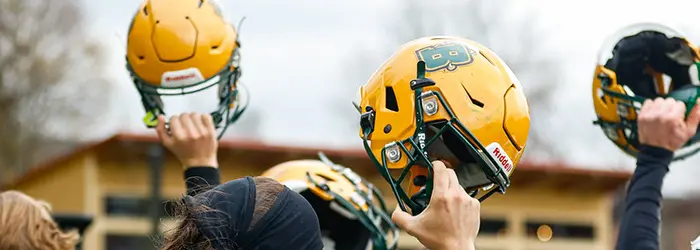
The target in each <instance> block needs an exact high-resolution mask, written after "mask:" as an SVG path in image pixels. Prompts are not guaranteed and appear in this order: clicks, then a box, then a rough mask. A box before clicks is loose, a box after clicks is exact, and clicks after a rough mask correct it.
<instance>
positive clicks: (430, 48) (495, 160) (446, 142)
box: [355, 37, 530, 214]
mask: <svg viewBox="0 0 700 250" xmlns="http://www.w3.org/2000/svg"><path fill="white" fill-rule="evenodd" d="M359 92H360V93H359V100H358V101H357V102H356V103H355V105H356V107H357V108H358V109H359V111H360V112H362V115H361V118H360V136H361V137H362V138H363V141H364V145H365V149H366V151H367V153H368V154H369V156H370V158H371V159H372V160H373V161H374V163H375V165H376V166H377V168H378V169H379V171H380V173H381V174H382V175H383V176H384V178H385V180H386V181H387V182H389V184H390V186H391V187H392V189H393V191H394V194H395V195H396V197H397V199H398V201H399V206H400V207H401V208H402V209H403V210H404V211H407V207H406V206H408V208H410V209H411V211H412V212H413V213H414V214H418V213H420V212H421V211H422V210H423V209H425V207H426V206H427V204H428V202H429V200H430V194H431V193H432V174H431V173H432V169H431V168H432V163H431V162H432V161H433V160H438V159H439V160H442V161H446V162H449V163H450V164H449V165H452V166H453V169H454V170H455V171H456V173H457V175H458V177H459V179H460V185H461V186H462V187H464V188H465V189H466V190H467V191H468V192H469V193H470V195H472V197H476V196H477V195H478V192H479V190H484V191H486V193H485V194H484V195H483V196H481V197H480V200H484V199H486V198H488V197H489V196H490V195H492V194H493V193H495V192H501V193H505V191H506V188H507V187H508V186H509V185H510V179H509V176H510V175H511V174H512V173H513V170H514V169H515V167H516V165H517V164H518V162H519V161H520V158H521V156H522V154H523V151H524V150H525V145H526V141H527V137H528V133H529V129H530V115H529V108H528V104H527V101H526V98H525V94H524V92H523V89H522V86H520V83H519V82H518V80H517V78H516V77H515V75H514V74H513V72H512V71H511V70H510V68H509V67H508V66H507V65H506V64H505V63H504V62H503V61H502V60H501V59H500V58H499V57H498V56H497V55H496V54H495V53H493V52H492V51H491V50H489V49H488V48H486V47H484V46H482V45H481V44H478V43H476V42H473V41H470V40H467V39H463V38H456V37H426V38H421V39H417V40H414V41H411V42H408V43H406V44H404V45H403V46H402V47H401V48H400V49H399V51H398V52H396V53H395V54H394V55H393V56H392V57H391V58H389V60H387V61H386V62H385V63H384V64H383V65H382V66H381V68H379V70H377V72H376V73H375V74H374V75H373V76H372V77H371V78H370V80H369V81H368V82H367V84H365V85H364V86H362V87H360V90H359ZM390 170H401V173H400V175H399V177H398V179H395V178H394V177H393V176H392V174H391V172H390ZM406 179H408V182H409V183H408V192H407V191H404V189H403V188H402V187H401V185H402V184H403V181H404V180H406Z"/></svg>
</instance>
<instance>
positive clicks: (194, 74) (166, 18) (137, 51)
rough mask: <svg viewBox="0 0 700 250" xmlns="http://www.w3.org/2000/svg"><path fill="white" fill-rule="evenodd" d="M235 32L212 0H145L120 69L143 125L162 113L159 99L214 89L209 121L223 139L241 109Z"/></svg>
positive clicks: (137, 15)
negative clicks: (215, 100)
mask: <svg viewBox="0 0 700 250" xmlns="http://www.w3.org/2000/svg"><path fill="white" fill-rule="evenodd" d="M239 48H240V43H239V42H238V34H237V33H236V30H235V29H234V27H233V26H231V25H230V24H229V23H228V22H226V20H225V19H224V17H223V16H222V13H221V7H220V6H219V5H218V4H217V2H215V1H214V0H201V1H192V0H146V1H145V2H143V4H142V5H141V7H140V8H139V9H138V11H137V12H136V15H134V18H133V20H132V22H131V27H130V28H129V34H128V41H127V54H126V61H127V65H126V68H127V70H128V71H129V73H130V74H131V78H132V80H133V82H134V85H136V88H137V90H138V91H139V94H141V101H142V103H143V107H144V108H145V109H146V116H145V117H144V123H145V124H146V126H148V127H154V126H155V125H157V122H158V120H157V119H156V118H157V116H158V115H160V114H164V112H163V110H164V107H163V102H162V100H161V96H178V95H187V94H192V93H196V92H199V91H202V90H205V89H208V88H210V87H213V86H218V90H219V91H218V95H219V104H218V108H217V109H216V110H215V111H214V112H212V113H211V114H212V117H213V118H214V122H215V124H216V126H217V128H218V129H220V134H219V137H221V135H223V133H224V132H225V130H226V128H227V127H228V125H229V124H231V123H233V122H234V121H236V120H237V119H238V117H239V116H240V115H241V114H242V113H243V111H244V110H245V106H246V105H245V104H239V99H238V97H239V92H238V88H237V82H238V79H239V77H240V76H241V69H240V67H239V63H240V54H239Z"/></svg>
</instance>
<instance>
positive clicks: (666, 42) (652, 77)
mask: <svg viewBox="0 0 700 250" xmlns="http://www.w3.org/2000/svg"><path fill="white" fill-rule="evenodd" d="M699 62H700V57H699V56H698V51H697V49H696V48H695V46H693V45H692V44H691V43H690V42H689V41H688V40H687V39H686V38H685V37H684V36H682V35H680V33H678V32H677V31H675V30H673V29H671V28H669V27H666V26H663V25H660V24H652V23H641V24H635V25H631V26H628V27H625V28H623V29H621V30H619V31H617V32H616V33H615V34H613V35H611V36H610V37H608V38H607V40H606V41H605V42H604V44H603V46H602V47H601V50H600V52H599V55H598V62H597V65H596V67H595V73H594V75H593V88H592V91H593V106H594V108H595V112H596V115H597V120H595V121H594V124H596V125H598V126H600V128H601V129H603V132H604V133H605V135H606V136H607V137H608V139H610V140H611V141H612V142H613V143H615V145H617V147H619V148H620V149H621V150H622V151H624V152H625V153H627V154H629V155H631V156H636V155H637V153H638V152H639V140H638V138H637V111H638V110H639V109H640V108H641V106H642V103H643V102H644V101H645V100H646V99H654V98H656V97H672V98H675V99H677V100H680V101H684V102H685V103H686V107H688V112H689V111H690V110H691V108H692V107H693V106H694V105H695V100H696V99H697V98H698V97H699V96H700V95H698V93H700V91H699V89H698V87H697V84H698V82H699V81H698V66H697V65H698V63H699ZM698 139H700V138H699V137H698V136H697V135H696V136H695V137H693V138H692V139H691V140H690V141H689V142H688V144H686V146H685V147H684V148H683V149H681V150H680V151H679V152H677V154H676V157H675V159H676V160H678V159H682V158H684V157H687V156H690V155H692V154H695V153H696V152H697V151H698V149H697V147H691V145H693V144H695V142H697V141H698Z"/></svg>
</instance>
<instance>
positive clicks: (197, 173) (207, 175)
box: [185, 167, 221, 196]
mask: <svg viewBox="0 0 700 250" xmlns="http://www.w3.org/2000/svg"><path fill="white" fill-rule="evenodd" d="M185 184H186V185H187V195H190V196H194V195H196V194H199V193H201V192H204V191H207V190H209V189H211V188H213V187H216V186H218V185H219V184H221V176H219V169H218V168H215V167H189V168H187V169H186V170H185Z"/></svg>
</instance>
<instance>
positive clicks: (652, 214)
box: [615, 146, 673, 250]
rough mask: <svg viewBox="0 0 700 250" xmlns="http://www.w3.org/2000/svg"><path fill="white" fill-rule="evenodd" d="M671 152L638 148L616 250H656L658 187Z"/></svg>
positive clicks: (659, 200)
mask: <svg viewBox="0 0 700 250" xmlns="http://www.w3.org/2000/svg"><path fill="white" fill-rule="evenodd" d="M672 159H673V152H671V151H669V150H666V149H663V148H657V147H650V146H642V147H641V148H640V152H639V155H638V156H637V168H636V169H635V170H634V174H633V175H632V180H631V181H630V184H629V188H628V190H627V199H626V200H625V213H624V215H623V216H622V222H621V223H620V232H619V235H618V238H617V247H616V248H615V249H616V250H658V249H659V222H660V220H661V218H660V217H661V199H662V196H661V186H662V185H663V181H664V177H665V176H666V173H668V165H669V164H671V160H672Z"/></svg>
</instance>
